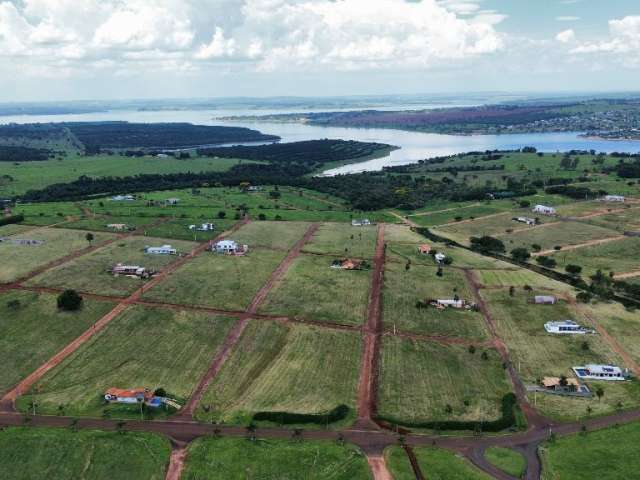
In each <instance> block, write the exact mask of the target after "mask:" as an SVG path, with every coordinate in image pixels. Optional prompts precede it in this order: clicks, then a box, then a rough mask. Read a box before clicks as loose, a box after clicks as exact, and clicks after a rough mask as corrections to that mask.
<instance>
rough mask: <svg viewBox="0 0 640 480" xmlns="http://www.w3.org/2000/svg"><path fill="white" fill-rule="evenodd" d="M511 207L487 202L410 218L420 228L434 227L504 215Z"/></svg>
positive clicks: (505, 203) (509, 203)
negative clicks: (499, 214)
mask: <svg viewBox="0 0 640 480" xmlns="http://www.w3.org/2000/svg"><path fill="white" fill-rule="evenodd" d="M511 206H512V204H511V202H508V203H507V202H503V201H500V202H498V201H495V202H486V203H484V204H480V205H476V206H470V207H467V208H463V209H455V210H448V211H443V212H434V213H429V214H425V215H418V216H410V217H409V218H410V220H411V221H412V222H415V223H417V224H418V225H420V226H423V227H433V226H437V225H446V224H449V223H453V222H456V221H457V220H456V219H457V218H460V219H461V220H473V219H479V218H481V217H485V216H487V215H494V214H496V213H502V212H504V211H505V210H508V209H509V208H510V207H511ZM505 215H506V214H505ZM473 223H475V222H473Z"/></svg>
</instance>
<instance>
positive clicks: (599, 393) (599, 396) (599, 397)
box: [596, 387, 604, 401]
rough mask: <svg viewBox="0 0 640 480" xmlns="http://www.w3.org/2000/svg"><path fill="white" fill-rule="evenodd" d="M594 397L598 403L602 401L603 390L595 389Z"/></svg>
mask: <svg viewBox="0 0 640 480" xmlns="http://www.w3.org/2000/svg"><path fill="white" fill-rule="evenodd" d="M596 397H598V401H600V400H602V397H604V388H602V387H598V388H596Z"/></svg>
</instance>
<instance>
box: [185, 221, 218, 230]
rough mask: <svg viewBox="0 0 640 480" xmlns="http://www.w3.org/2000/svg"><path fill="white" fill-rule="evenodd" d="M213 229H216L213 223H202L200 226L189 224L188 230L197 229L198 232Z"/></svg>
mask: <svg viewBox="0 0 640 480" xmlns="http://www.w3.org/2000/svg"><path fill="white" fill-rule="evenodd" d="M215 229H216V226H215V224H213V223H203V224H201V225H200V226H198V225H189V230H197V231H198V232H211V231H213V230H215Z"/></svg>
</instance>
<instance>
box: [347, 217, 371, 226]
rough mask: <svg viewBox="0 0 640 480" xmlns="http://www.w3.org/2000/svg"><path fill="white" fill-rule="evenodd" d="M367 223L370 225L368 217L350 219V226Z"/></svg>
mask: <svg viewBox="0 0 640 480" xmlns="http://www.w3.org/2000/svg"><path fill="white" fill-rule="evenodd" d="M369 225H371V221H370V220H369V219H368V218H362V219H353V220H351V226H353V227H367V226H369Z"/></svg>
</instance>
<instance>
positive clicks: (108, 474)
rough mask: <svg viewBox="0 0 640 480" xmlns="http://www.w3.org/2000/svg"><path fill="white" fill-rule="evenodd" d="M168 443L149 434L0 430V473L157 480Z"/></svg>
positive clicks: (19, 479)
mask: <svg viewBox="0 0 640 480" xmlns="http://www.w3.org/2000/svg"><path fill="white" fill-rule="evenodd" d="M170 452H171V446H170V445H169V441H168V440H167V439H165V438H162V437H160V436H158V435H153V434H150V433H132V432H128V433H127V434H126V435H121V434H119V433H116V432H102V431H94V430H80V431H77V432H74V431H71V430H67V429H61V428H60V429H53V428H51V429H48V428H17V427H12V428H7V429H4V430H2V431H0V471H1V472H2V474H1V475H2V477H3V478H6V479H11V480H33V479H37V478H48V479H51V480H67V479H72V478H73V479H87V480H113V479H117V478H136V479H139V480H163V479H164V477H165V471H166V468H167V465H168V462H169V454H170Z"/></svg>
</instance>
